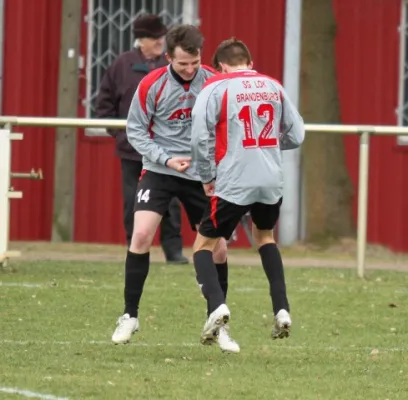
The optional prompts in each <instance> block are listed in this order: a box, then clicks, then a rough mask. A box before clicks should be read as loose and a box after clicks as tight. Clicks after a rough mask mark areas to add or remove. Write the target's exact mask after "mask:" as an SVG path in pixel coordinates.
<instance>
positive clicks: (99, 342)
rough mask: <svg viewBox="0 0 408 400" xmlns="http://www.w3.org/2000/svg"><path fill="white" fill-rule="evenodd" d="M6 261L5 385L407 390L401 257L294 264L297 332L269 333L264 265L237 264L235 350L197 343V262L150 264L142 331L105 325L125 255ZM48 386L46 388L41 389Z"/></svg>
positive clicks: (129, 393)
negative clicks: (125, 337) (328, 265)
mask: <svg viewBox="0 0 408 400" xmlns="http://www.w3.org/2000/svg"><path fill="white" fill-rule="evenodd" d="M12 266H13V270H10V269H8V270H6V271H3V272H1V273H0V282H1V284H0V398H1V399H3V398H4V399H16V398H24V397H27V395H25V396H21V395H19V394H13V393H8V394H7V393H6V391H7V390H10V388H12V389H13V390H14V391H17V390H28V391H31V392H35V393H36V394H38V395H39V394H42V396H43V397H42V398H43V399H46V398H47V397H44V396H45V394H48V395H52V396H54V397H49V398H50V399H52V398H55V399H56V398H69V399H146V400H147V399H149V400H150V399H151V400H153V399H169V400H173V399H174V400H176V399H177V400H184V399H200V400H201V399H234V400H241V399H242V400H243V399H257V400H260V399H274V398H284V399H286V400H292V399H300V400H309V399H310V400H312V399H313V400H315V399H325V400H326V399H327V400H329V399H330V400H331V399H336V400H341V399H348V400H349V399H365V400H368V399H370V400H371V399H380V400H386V399H389V400H394V399H408V285H407V283H408V280H407V275H406V274H405V273H401V272H393V271H369V272H368V273H367V278H366V279H365V280H364V281H362V280H359V279H357V278H356V277H355V272H354V271H353V270H346V269H345V270H339V269H295V268H290V269H287V271H286V276H287V284H288V292H289V296H290V301H291V306H292V318H293V323H294V326H293V330H292V335H291V337H290V338H289V339H286V340H280V341H272V339H271V338H270V332H271V326H272V318H271V305H270V298H269V295H268V286H267V282H266V279H265V278H264V274H263V271H262V269H260V268H257V267H236V266H230V292H229V305H230V308H231V312H232V319H231V331H232V334H233V337H234V339H236V340H237V341H238V342H239V344H240V346H241V353H240V354H238V355H231V354H230V355H226V354H222V353H221V352H220V350H219V349H218V347H217V346H216V347H203V346H200V344H199V335H200V330H201V328H202V325H203V323H204V319H205V302H204V300H203V299H202V297H201V294H200V292H199V290H198V288H197V286H196V284H195V279H194V276H195V274H194V272H193V267H192V266H191V265H190V266H187V267H174V266H162V265H158V264H155V265H152V267H151V274H150V276H149V278H148V281H147V286H146V291H145V295H144V297H143V299H142V304H141V311H140V320H141V332H140V333H138V334H136V335H135V336H134V337H133V341H132V343H131V344H129V345H125V346H114V345H113V344H111V343H110V337H111V334H112V332H113V329H114V327H115V322H116V319H117V317H118V316H119V315H120V313H121V312H122V293H123V286H122V285H123V265H122V264H120V263H95V262H54V261H53V262H28V261H24V262H22V261H18V262H17V261H16V262H13V264H12ZM40 398H41V397H40Z"/></svg>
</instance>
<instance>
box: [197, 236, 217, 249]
mask: <svg viewBox="0 0 408 400" xmlns="http://www.w3.org/2000/svg"><path fill="white" fill-rule="evenodd" d="M216 245H217V239H211V238H207V237H205V236H203V235H201V234H200V233H198V234H197V237H196V239H195V241H194V245H193V251H194V253H196V252H197V251H200V250H208V251H211V252H214V249H215V247H216Z"/></svg>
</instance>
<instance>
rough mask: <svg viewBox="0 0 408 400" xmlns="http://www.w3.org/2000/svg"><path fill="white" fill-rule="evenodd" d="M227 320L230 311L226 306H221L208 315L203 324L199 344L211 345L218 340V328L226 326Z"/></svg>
mask: <svg viewBox="0 0 408 400" xmlns="http://www.w3.org/2000/svg"><path fill="white" fill-rule="evenodd" d="M229 319H230V310H229V309H228V307H227V305H226V304H221V305H220V306H219V307H218V308H217V309H216V310H214V311H213V312H212V313H211V314H210V316H209V317H208V319H207V321H206V323H205V324H204V328H203V331H202V333H201V339H200V342H201V344H205V345H211V344H213V343H214V342H215V341H216V339H217V338H218V334H219V332H220V328H221V327H223V326H224V325H225V324H227V323H228V321H229Z"/></svg>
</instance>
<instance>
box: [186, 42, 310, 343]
mask: <svg viewBox="0 0 408 400" xmlns="http://www.w3.org/2000/svg"><path fill="white" fill-rule="evenodd" d="M214 65H215V67H216V68H217V69H219V70H220V71H222V74H219V75H217V76H214V77H212V78H210V79H208V80H207V82H206V84H205V87H204V88H203V90H202V91H201V93H200V94H199V95H198V97H197V100H196V103H195V105H194V108H193V111H192V118H193V122H192V138H191V149H192V159H193V162H194V163H196V165H197V171H198V174H199V175H200V178H201V182H202V184H203V186H204V190H205V192H206V194H207V196H212V197H211V201H210V204H208V206H207V208H206V211H205V213H204V215H203V218H202V220H201V224H200V227H199V231H198V233H197V237H196V240H195V243H194V266H195V269H196V273H197V277H198V280H199V282H201V284H202V292H203V295H204V297H205V298H206V299H207V302H208V303H209V306H210V310H209V311H210V316H209V317H208V319H207V321H206V323H205V325H204V328H203V331H202V334H201V342H202V343H208V342H209V341H214V339H215V338H216V337H217V335H218V333H219V331H220V329H221V328H222V327H223V326H224V324H226V323H227V322H228V321H229V318H230V311H229V309H228V307H227V305H226V304H225V303H226V302H225V301H224V295H223V292H222V290H221V288H220V285H219V283H218V280H217V271H216V268H215V266H214V263H213V261H212V254H213V251H214V249H215V248H216V246H217V244H218V243H219V241H220V240H224V238H225V239H229V237H230V236H231V234H232V232H233V231H234V229H235V227H236V225H237V224H238V222H239V221H240V219H241V218H242V216H243V215H245V213H247V212H248V211H249V212H250V213H251V216H252V221H253V228H252V234H253V238H254V241H255V243H256V245H257V247H258V251H259V254H260V258H261V261H262V266H263V268H264V271H265V274H266V276H267V278H268V281H269V285H270V295H271V298H272V306H273V312H274V317H275V320H274V327H273V330H272V337H273V338H283V337H287V336H288V335H289V331H290V327H291V323H292V322H291V318H290V315H289V302H288V299H287V295H286V284H285V278H284V271H283V264H282V259H281V255H280V252H279V249H278V247H277V246H276V243H275V240H274V236H273V229H274V227H275V225H276V223H277V221H278V217H279V209H280V206H281V204H282V189H283V173H282V155H281V150H285V149H295V148H297V147H299V146H300V145H301V143H302V142H303V140H304V136H305V131H304V125H303V119H302V118H301V116H300V115H299V113H298V112H297V110H296V108H295V107H294V106H293V104H292V103H291V102H290V100H289V98H288V96H287V94H286V93H285V90H284V89H283V87H282V85H281V84H280V83H279V82H278V81H276V80H275V79H272V78H270V77H268V76H265V75H262V74H259V73H258V72H256V71H254V70H253V69H252V65H253V64H252V59H251V55H250V52H249V50H248V48H247V47H246V45H245V44H244V43H243V42H241V41H239V40H236V39H235V38H232V39H229V40H226V41H224V42H222V43H221V44H220V45H219V47H218V49H217V50H216V52H215V54H214Z"/></svg>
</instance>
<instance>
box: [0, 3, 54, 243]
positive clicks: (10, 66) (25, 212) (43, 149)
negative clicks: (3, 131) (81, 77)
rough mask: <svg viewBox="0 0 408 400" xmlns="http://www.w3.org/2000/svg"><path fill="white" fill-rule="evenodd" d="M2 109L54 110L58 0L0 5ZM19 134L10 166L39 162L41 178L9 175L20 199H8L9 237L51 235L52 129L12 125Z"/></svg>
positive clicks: (8, 111) (31, 112) (48, 113)
mask: <svg viewBox="0 0 408 400" xmlns="http://www.w3.org/2000/svg"><path fill="white" fill-rule="evenodd" d="M4 13H5V14H4V22H5V28H4V58H3V59H4V76H3V78H4V79H3V94H2V114H3V115H18V116H55V115H56V113H57V101H56V99H57V91H58V59H59V57H58V56H59V45H60V14H61V0H36V1H26V0H12V1H6V2H5V10H4ZM14 131H15V132H23V133H24V140H22V141H14V142H13V145H12V171H15V172H17V171H22V172H25V171H29V170H30V169H31V168H32V167H33V168H36V169H38V168H42V169H43V172H44V176H45V180H43V181H30V180H22V179H14V180H13V181H12V185H13V187H14V188H15V189H16V190H22V191H23V199H21V200H12V201H11V226H10V235H11V239H12V240H47V239H50V235H51V222H52V192H53V180H54V131H53V130H52V129H44V128H20V127H15V128H14Z"/></svg>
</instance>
